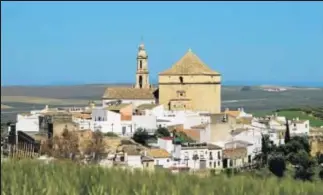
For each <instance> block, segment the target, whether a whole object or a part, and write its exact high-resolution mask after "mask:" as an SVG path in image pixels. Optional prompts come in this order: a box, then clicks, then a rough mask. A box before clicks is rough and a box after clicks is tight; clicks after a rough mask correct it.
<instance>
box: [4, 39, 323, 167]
mask: <svg viewBox="0 0 323 195" xmlns="http://www.w3.org/2000/svg"><path fill="white" fill-rule="evenodd" d="M136 59H137V64H136V67H137V71H136V73H135V78H136V81H135V83H134V85H133V86H132V87H108V88H107V89H106V90H105V92H104V94H102V101H101V104H100V105H98V104H95V103H94V102H92V101H90V102H89V104H88V106H86V107H71V108H64V109H62V108H52V107H51V106H50V105H49V106H46V107H45V108H43V109H41V110H31V111H30V112H29V113H19V114H17V119H16V122H14V123H11V124H8V129H7V130H8V131H7V132H8V136H7V138H6V139H4V140H3V141H2V147H3V150H2V151H7V155H8V156H9V157H10V156H11V157H12V156H16V157H19V158H20V156H19V154H24V151H25V150H26V148H28V147H29V146H31V147H32V149H30V148H28V151H29V154H30V155H31V156H32V157H36V158H39V159H47V160H48V159H53V158H54V159H55V158H72V157H71V156H73V159H79V160H80V161H82V162H84V163H89V162H91V159H92V160H93V159H96V162H97V163H99V164H101V165H102V166H107V167H112V166H118V167H120V166H121V167H126V168H139V169H149V170H154V169H155V168H157V167H158V168H163V169H166V170H170V171H172V172H180V171H189V172H190V171H199V170H214V171H216V172H221V171H222V170H225V169H232V168H234V169H240V170H244V169H252V168H254V167H255V166H257V164H256V163H257V160H256V159H257V156H259V155H261V154H262V151H263V148H262V147H263V144H264V143H263V142H264V136H268V138H269V140H270V143H272V144H273V145H275V146H277V147H279V146H281V145H284V144H285V140H286V130H287V129H288V134H290V136H291V137H309V138H310V145H311V155H312V156H315V155H317V154H318V153H323V139H322V138H323V127H315V128H314V127H312V126H311V123H310V121H309V120H303V119H300V118H298V117H295V118H292V119H290V120H288V119H287V117H286V116H282V115H279V114H272V115H267V116H262V117H256V116H253V115H252V114H251V113H248V111H247V110H244V108H238V109H236V110H232V109H228V108H223V107H222V105H221V73H219V72H217V71H214V70H211V69H210V68H209V67H208V66H207V65H206V64H205V63H204V62H203V61H202V60H201V59H200V58H199V57H198V56H197V55H196V54H195V53H194V52H193V51H192V50H191V49H189V50H188V51H187V52H186V54H185V55H184V56H183V57H181V58H180V59H179V61H178V62H176V63H175V64H173V65H172V66H171V67H170V68H169V69H167V70H165V71H163V72H161V73H159V75H158V79H159V80H158V86H157V87H156V86H153V85H151V84H150V80H149V67H148V52H147V51H146V49H145V46H144V44H140V45H139V47H138V51H137V58H136ZM85 93H86V92H85ZM62 140H63V141H62ZM74 142H75V143H74ZM49 143H51V144H49ZM26 144H27V145H28V147H26ZM73 144H74V145H73ZM13 146H14V147H13ZM71 148H73V149H71ZM15 151H18V152H17V153H19V154H15ZM57 151H59V152H58V153H57ZM55 152H56V153H55ZM93 153H94V155H93ZM62 154H64V155H65V154H67V155H65V157H64V155H62ZM23 156H28V155H27V154H24V155H23Z"/></svg>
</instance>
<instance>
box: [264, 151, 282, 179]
mask: <svg viewBox="0 0 323 195" xmlns="http://www.w3.org/2000/svg"><path fill="white" fill-rule="evenodd" d="M268 165H269V170H270V171H271V172H272V173H273V174H275V175H276V176H277V177H283V176H284V172H285V171H286V162H285V158H284V157H283V155H281V154H276V155H273V156H271V157H270V158H269V163H268Z"/></svg>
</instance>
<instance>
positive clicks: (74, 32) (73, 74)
mask: <svg viewBox="0 0 323 195" xmlns="http://www.w3.org/2000/svg"><path fill="white" fill-rule="evenodd" d="M141 41H143V42H144V44H145V47H146V49H147V53H148V55H149V62H148V63H149V64H148V66H149V71H150V78H151V82H157V81H158V73H159V72H161V71H163V70H165V69H168V68H170V67H171V66H172V65H173V64H174V63H175V62H176V61H178V60H179V59H180V58H181V57H182V56H183V55H184V54H185V53H186V52H187V51H188V49H189V48H191V49H192V51H193V52H194V53H196V54H197V55H198V56H199V57H200V58H201V59H202V61H204V62H205V63H206V64H207V65H208V66H209V67H210V68H212V69H214V70H216V71H218V72H220V73H221V74H222V80H223V83H224V84H230V83H236V84H241V85H244V84H249V83H257V84H284V83H285V84H286V83H290V84H301V83H303V84H304V83H312V84H314V83H315V84H316V85H317V84H322V85H323V2H90V1H88V2H1V85H2V86H4V85H55V84H94V83H134V82H135V72H136V54H137V50H138V45H139V44H140V43H141Z"/></svg>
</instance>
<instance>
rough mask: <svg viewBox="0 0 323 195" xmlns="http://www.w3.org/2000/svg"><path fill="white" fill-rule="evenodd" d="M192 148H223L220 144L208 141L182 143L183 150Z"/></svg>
mask: <svg viewBox="0 0 323 195" xmlns="http://www.w3.org/2000/svg"><path fill="white" fill-rule="evenodd" d="M190 149H208V150H221V149H222V148H221V147H220V146H218V145H214V144H207V143H193V144H192V143H187V144H182V150H190Z"/></svg>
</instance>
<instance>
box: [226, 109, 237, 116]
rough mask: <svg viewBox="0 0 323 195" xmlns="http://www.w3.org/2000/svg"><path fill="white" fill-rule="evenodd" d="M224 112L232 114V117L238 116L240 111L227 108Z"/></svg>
mask: <svg viewBox="0 0 323 195" xmlns="http://www.w3.org/2000/svg"><path fill="white" fill-rule="evenodd" d="M224 113H225V114H227V115H230V116H233V117H238V116H239V115H240V113H241V111H239V110H228V111H224Z"/></svg>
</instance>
